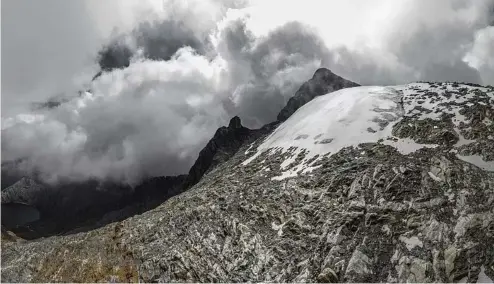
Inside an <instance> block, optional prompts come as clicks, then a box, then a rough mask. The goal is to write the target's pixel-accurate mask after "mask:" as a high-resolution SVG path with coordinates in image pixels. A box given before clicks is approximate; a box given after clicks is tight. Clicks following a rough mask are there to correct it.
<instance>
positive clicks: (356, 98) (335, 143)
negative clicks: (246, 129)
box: [243, 83, 494, 179]
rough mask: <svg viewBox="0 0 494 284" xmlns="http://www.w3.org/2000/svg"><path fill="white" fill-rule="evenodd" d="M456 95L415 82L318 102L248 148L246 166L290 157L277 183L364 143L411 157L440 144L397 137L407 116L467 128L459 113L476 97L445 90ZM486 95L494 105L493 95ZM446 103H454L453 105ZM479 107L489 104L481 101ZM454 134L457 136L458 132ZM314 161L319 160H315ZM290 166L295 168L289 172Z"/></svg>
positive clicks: (482, 164) (487, 165)
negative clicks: (449, 118) (266, 156)
mask: <svg viewBox="0 0 494 284" xmlns="http://www.w3.org/2000/svg"><path fill="white" fill-rule="evenodd" d="M461 87H463V85H461ZM465 88H467V89H468V90H469V91H472V89H474V90H475V89H481V90H482V91H484V92H485V91H487V89H485V88H480V87H479V88H472V87H470V86H465ZM452 90H454V89H453V88H452V87H451V85H446V86H444V87H443V88H440V87H436V86H435V85H432V86H431V85H430V84H429V83H414V84H407V85H399V86H385V87H382V86H365V87H353V88H347V89H342V90H339V91H335V92H332V93H329V94H326V95H324V96H320V97H317V98H315V99H313V100H312V101H310V102H309V103H307V104H306V105H304V106H302V107H301V108H300V109H298V110H297V111H296V112H295V113H294V114H293V115H292V116H291V117H290V118H289V119H288V120H287V121H285V122H284V123H282V124H281V125H280V126H278V128H277V129H276V130H275V131H274V132H273V133H272V134H271V135H270V136H268V137H267V138H266V139H265V141H263V143H262V144H261V145H260V146H259V147H258V148H257V150H255V149H249V152H251V153H253V155H252V156H251V157H250V158H249V159H247V160H246V161H244V162H243V165H247V164H249V163H250V162H251V161H253V160H254V159H256V158H257V157H259V155H261V154H262V153H264V152H266V151H270V153H275V152H276V151H279V150H281V152H282V153H286V152H289V153H290V155H289V158H287V159H286V160H285V161H284V162H283V163H282V165H281V168H282V170H284V172H283V174H282V175H281V176H279V177H276V178H275V179H284V178H287V177H292V176H296V175H298V174H299V173H308V172H310V171H311V170H312V167H311V165H312V164H314V163H315V162H316V161H317V159H319V158H321V157H322V156H330V155H332V154H334V153H337V152H338V151H340V150H341V149H343V148H345V147H348V146H358V145H359V144H361V143H372V142H374V143H376V142H382V143H383V144H386V145H390V146H393V147H395V148H396V149H397V150H398V151H399V152H401V153H402V154H409V153H412V152H415V151H417V150H419V149H421V148H424V147H429V148H434V147H437V146H438V145H435V144H419V143H416V142H415V141H414V140H413V139H409V138H405V139H402V138H398V137H393V135H392V129H393V126H394V125H395V124H396V123H397V122H399V121H400V120H401V119H403V118H404V117H407V116H409V117H413V118H414V119H417V120H421V119H433V120H438V119H440V116H441V114H442V113H447V114H451V115H453V116H454V118H453V123H454V125H455V126H456V127H459V125H460V124H461V123H466V122H467V121H466V118H465V116H464V115H461V114H460V110H461V108H462V107H469V106H471V105H473V104H472V103H471V102H467V101H468V100H469V99H473V98H474V96H475V94H472V93H468V94H467V95H465V96H458V95H456V94H454V95H452V96H449V97H448V96H443V94H444V93H445V92H446V91H452ZM429 92H435V93H436V95H431V94H430V93H429ZM488 95H489V96H490V97H491V99H492V100H491V102H492V103H493V104H494V93H492V92H491V93H488ZM448 102H455V103H456V104H453V105H451V104H448ZM466 102H467V103H466ZM462 103H463V105H462ZM479 104H485V103H483V102H479ZM485 123H492V122H489V121H486V122H485ZM455 131H456V132H457V133H458V134H459V131H458V129H457V128H455ZM459 137H460V142H459V143H458V144H457V145H456V146H461V145H464V144H468V143H471V142H473V141H474V140H467V139H465V138H464V137H463V136H462V135H459ZM301 152H305V157H304V158H303V159H302V160H301V161H300V162H298V163H297V164H296V165H293V162H294V161H295V160H296V157H297V156H298V155H299V154H300V153H301ZM315 156H317V157H316V158H314V157H315ZM463 160H464V161H467V162H469V163H472V164H475V165H477V166H479V167H481V168H482V169H486V170H492V169H494V162H486V161H483V160H482V159H481V158H478V157H475V159H473V158H465V157H464V158H463ZM289 165H291V166H292V167H291V168H288V166H289Z"/></svg>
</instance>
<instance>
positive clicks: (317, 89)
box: [277, 68, 359, 121]
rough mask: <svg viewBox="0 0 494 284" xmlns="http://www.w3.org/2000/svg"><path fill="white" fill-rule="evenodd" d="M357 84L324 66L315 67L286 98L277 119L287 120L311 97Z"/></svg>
mask: <svg viewBox="0 0 494 284" xmlns="http://www.w3.org/2000/svg"><path fill="white" fill-rule="evenodd" d="M356 86H359V84H357V83H354V82H351V81H348V80H346V79H343V78H341V77H340V76H338V75H336V74H334V73H333V72H331V71H330V70H328V69H326V68H320V69H317V71H316V73H314V76H313V77H312V79H310V80H309V81H307V82H305V83H304V84H303V85H302V86H301V87H300V88H299V89H298V91H297V92H296V93H295V95H294V96H293V97H291V98H290V99H289V100H288V103H287V104H286V106H285V107H284V108H283V109H282V110H281V112H280V113H279V114H278V117H277V119H278V121H285V120H287V119H288V118H289V117H290V116H291V115H292V114H293V113H294V112H295V111H296V110H297V109H299V108H300V107H301V106H303V105H305V104H306V103H308V102H309V101H311V100H312V99H314V98H315V97H318V96H322V95H325V94H327V93H330V92H333V91H337V90H340V89H343V88H349V87H356Z"/></svg>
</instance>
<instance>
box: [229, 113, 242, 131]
mask: <svg viewBox="0 0 494 284" xmlns="http://www.w3.org/2000/svg"><path fill="white" fill-rule="evenodd" d="M228 128H233V129H237V128H242V121H241V120H240V117H238V116H234V117H232V119H230V123H229V124H228Z"/></svg>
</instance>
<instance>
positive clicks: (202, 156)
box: [185, 116, 251, 188]
mask: <svg viewBox="0 0 494 284" xmlns="http://www.w3.org/2000/svg"><path fill="white" fill-rule="evenodd" d="M250 134H251V130H249V129H248V128H246V127H243V126H242V123H241V121H240V118H239V117H238V116H235V117H233V118H232V119H231V120H230V123H229V124H228V127H220V128H219V129H218V130H217V131H216V133H215V134H214V136H213V138H212V139H211V140H209V142H208V144H207V145H206V147H204V148H203V149H202V150H201V152H200V153H199V157H198V158H197V160H196V162H195V163H194V165H193V166H192V168H191V169H190V171H189V175H188V177H187V180H186V182H185V187H186V188H188V187H191V186H193V185H194V184H196V183H197V182H198V181H199V180H200V179H201V177H202V176H203V175H204V174H205V173H206V172H207V171H211V170H213V169H214V167H215V166H216V165H218V164H220V163H222V162H224V161H227V160H228V159H229V158H230V157H231V156H232V155H233V154H235V153H236V152H237V150H238V149H239V148H240V146H242V144H243V143H244V142H245V141H246V140H247V139H248V138H249V137H250Z"/></svg>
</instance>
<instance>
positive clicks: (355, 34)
mask: <svg viewBox="0 0 494 284" xmlns="http://www.w3.org/2000/svg"><path fill="white" fill-rule="evenodd" d="M6 2H7V3H8V2H9V1H6ZM43 3H44V5H46V6H45V7H42V8H44V9H45V10H49V9H50V8H51V5H55V6H56V7H58V8H60V7H61V6H57V5H62V4H60V3H58V2H53V1H52V2H50V1H47V2H46V3H45V2H43ZM64 3H65V2H64ZM120 3H122V4H120ZM139 3H140V4H138V3H137V2H131V1H128V2H124V3H123V2H120V1H119V2H114V3H113V4H115V7H117V8H114V7H113V6H111V5H109V4H105V3H103V4H100V3H99V2H95V1H93V2H91V1H89V2H87V4H86V6H85V7H84V9H83V11H84V12H81V15H80V17H81V18H84V21H82V20H80V21H79V20H77V16H78V15H77V14H73V15H71V17H73V18H76V19H74V20H72V19H70V20H69V19H65V18H56V19H55V20H54V22H56V23H57V24H66V25H68V26H69V29H70V27H71V26H70V25H74V29H73V32H74V33H75V34H76V36H77V37H79V38H81V39H87V41H90V42H91V44H85V45H82V46H77V47H72V46H69V45H66V44H65V45H63V46H60V45H59V44H57V43H60V42H64V41H69V40H70V39H71V37H72V36H73V35H64V34H63V33H62V34H58V35H57V38H53V37H45V38H43V37H42V36H40V38H39V39H37V40H39V41H41V40H48V41H52V42H51V44H49V45H46V47H44V48H45V49H47V50H49V51H50V52H47V51H46V50H45V52H38V53H36V52H35V51H36V50H37V48H38V47H37V46H36V44H33V43H30V44H27V43H26V42H25V41H20V40H18V39H16V37H15V36H14V35H11V34H10V33H15V31H13V30H12V29H15V27H14V26H13V25H14V22H15V21H14V20H9V19H5V17H2V42H5V41H7V42H8V45H9V46H11V47H10V48H7V49H4V48H3V45H2V57H3V58H11V61H10V62H6V63H5V64H4V61H2V71H3V72H2V81H5V80H8V82H9V84H8V85H7V87H6V88H7V89H5V90H6V91H5V92H4V84H2V162H8V161H18V163H16V165H17V167H18V169H19V170H21V171H22V172H24V173H26V174H33V173H37V174H40V175H41V177H42V178H43V179H44V180H46V181H48V182H57V181H59V180H60V179H69V180H74V181H82V180H86V179H89V178H97V179H110V180H114V181H119V182H124V183H130V184H135V183H137V182H139V181H140V180H141V179H142V178H144V177H150V176H162V175H176V174H181V173H186V172H187V171H188V170H189V168H190V166H191V165H192V164H193V163H194V161H195V159H196V158H197V155H198V153H199V151H200V150H201V149H202V147H204V146H205V145H206V143H207V141H208V140H209V139H210V138H211V137H212V135H213V134H214V132H215V131H216V129H217V128H218V127H220V126H223V125H227V123H228V120H229V119H230V118H231V117H233V116H235V115H239V116H240V118H241V119H242V123H243V124H244V125H245V126H247V127H250V128H257V127H261V126H262V125H264V124H266V123H269V122H272V121H274V120H275V119H276V115H277V114H278V112H279V111H280V110H281V109H282V108H283V106H284V105H285V104H286V102H287V101H288V99H289V98H290V97H291V96H293V94H294V93H295V91H296V90H297V89H298V87H299V86H300V85H301V84H302V83H303V82H305V81H306V80H308V79H309V78H310V77H312V75H313V73H314V72H315V70H316V69H317V68H319V67H326V68H329V69H331V70H332V71H333V72H335V73H337V74H339V75H341V76H343V77H345V78H347V79H349V80H352V81H355V82H357V83H359V84H365V85H374V84H378V85H393V84H402V83H408V82H413V81H418V80H427V81H461V82H471V83H482V84H494V61H493V58H494V54H493V48H492V47H493V46H494V28H493V27H492V26H490V25H491V24H492V19H493V14H494V13H492V7H494V1H466V0H465V1H462V0H454V1H448V0H439V1H400V2H399V3H398V2H397V1H385V0H381V1H376V2H373V5H371V6H369V9H368V10H365V9H364V10H365V11H362V9H360V10H359V9H355V8H356V7H359V5H364V6H365V5H368V4H365V3H364V2H363V1H324V2H321V1H319V2H318V1H300V2H296V1H293V2H290V3H287V4H286V5H285V6H283V8H281V6H280V5H283V3H284V2H281V3H280V2H279V1H276V0H275V1H271V2H270V1H267V2H256V1H252V2H250V3H249V2H246V1H188V2H181V1H165V2H162V1H144V2H139ZM264 3H266V4H264ZM2 4H4V3H3V2H2ZM64 5H70V4H64ZM74 5H76V4H74ZM77 5H79V4H77ZM3 6H4V7H2V8H3V9H2V14H3V13H4V12H5V13H8V12H10V13H13V12H12V11H22V9H17V10H15V9H13V8H12V9H10V8H9V5H3ZM323 6H327V7H328V8H329V7H331V11H328V12H327V14H325V13H322V12H321V10H323V11H324V9H325V8H323ZM136 7H139V9H136ZM268 7H269V8H277V9H278V12H276V13H272V12H268ZM6 9H7V11H6ZM67 9H68V8H67ZM112 9H116V11H117V12H115V13H111V12H109V11H110V10H112ZM107 13H109V14H111V15H112V16H110V17H105V15H107ZM276 14H280V15H279V16H277V15H276ZM88 15H90V16H89V17H88ZM2 16H4V15H2ZM14 16H15V14H14V15H12V18H13V17H14ZM17 17H20V18H21V19H23V20H25V22H23V24H24V25H25V26H26V28H25V32H23V33H25V34H26V35H27V34H29V33H30V32H31V33H34V32H36V33H39V34H40V35H43V34H44V32H46V33H47V32H48V30H49V29H50V28H51V26H48V25H43V24H41V23H40V22H35V21H32V22H29V21H31V20H32V19H27V18H26V17H23V16H21V15H17ZM43 17H48V15H46V16H43ZM16 21H19V20H16ZM87 21H90V23H88V22H87ZM81 22H82V23H83V24H81ZM4 26H7V27H10V30H9V29H8V28H6V30H7V32H5V31H4ZM34 26H36V29H34V28H33V29H32V30H29V28H30V27H34ZM77 26H83V27H85V28H84V29H82V28H79V29H75V27H77ZM360 27H364V28H360ZM6 33H7V36H6V38H4V34H6ZM9 34H10V35H9ZM64 36H65V38H58V37H64ZM34 40H36V39H34ZM19 45H22V48H20V49H19V48H17V49H16V48H14V47H15V46H19ZM25 53H29V54H30V56H31V57H29V58H28V59H25V58H24V57H23V54H25ZM50 54H51V55H50ZM53 54H56V56H54V55H53ZM36 55H38V56H36ZM50 56H52V57H53V58H56V59H57V60H59V61H50V60H49V59H50V58H51V57H50ZM88 56H90V57H91V60H90V61H87V60H86V59H85V58H87V57H88ZM38 57H41V58H38ZM64 58H67V59H64ZM14 59H16V60H17V61H16V60H14ZM85 60H86V61H85ZM52 62H58V63H57V64H58V65H53V64H51V63H52ZM65 62H68V63H67V64H65ZM71 62H73V64H72V63H71ZM69 63H71V64H69ZM19 64H20V65H22V66H24V67H23V68H29V67H31V66H32V67H33V70H34V71H32V72H31V73H29V76H25V75H24V74H23V73H22V72H21V73H19V72H20V71H18V66H17V65H19ZM66 65H67V66H66ZM69 65H70V66H69ZM69 67H70V68H69ZM99 71H101V73H100V74H99V75H98V76H96V77H94V75H96V74H97V73H98V72H99ZM4 76H5V77H4ZM75 78H78V79H75ZM24 81H26V82H27V84H25V83H24ZM66 81H70V82H71V83H70V84H68V85H67V86H66V85H64V84H65V82H66ZM35 83H36V84H35ZM52 85H53V86H57V88H52V87H51V86H52ZM60 86H62V87H60ZM76 87H77V88H76ZM57 89H60V90H58V92H63V93H64V95H63V96H62V97H63V99H60V100H59V101H57V102H59V103H54V104H50V106H52V107H37V108H31V109H30V110H28V111H23V112H17V113H16V112H13V111H7V115H5V116H4V108H7V109H8V110H11V109H14V108H15V107H14V106H15V105H18V104H19V101H22V102H25V103H26V104H28V103H29V104H31V103H33V102H44V101H46V100H49V98H51V97H52V96H53V93H54V91H55V93H56V90H57ZM78 91H81V92H78ZM20 97H21V98H23V99H22V100H19V99H18V98H20ZM14 101H15V102H16V103H15V104H14V103H13V102H14Z"/></svg>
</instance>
